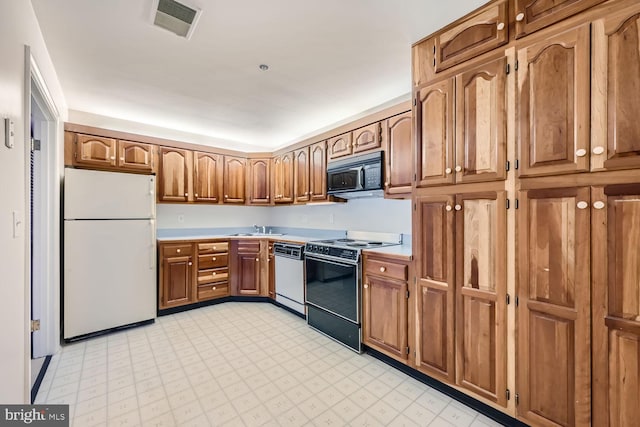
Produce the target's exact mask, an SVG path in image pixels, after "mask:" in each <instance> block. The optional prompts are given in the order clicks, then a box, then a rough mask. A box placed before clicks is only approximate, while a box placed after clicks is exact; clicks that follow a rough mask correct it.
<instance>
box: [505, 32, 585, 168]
mask: <svg viewBox="0 0 640 427" xmlns="http://www.w3.org/2000/svg"><path fill="white" fill-rule="evenodd" d="M589 49H590V43H589V24H584V25H582V26H580V27H577V28H575V29H573V30H570V31H567V32H564V33H562V34H559V35H557V36H554V37H551V38H548V39H545V40H543V41H541V42H539V43H536V44H533V45H530V46H527V47H523V48H521V49H519V50H518V52H517V55H518V63H519V66H518V71H517V73H518V74H517V79H518V96H519V99H518V108H519V112H518V115H519V118H520V120H519V140H520V141H519V142H520V144H519V147H518V148H519V157H518V158H519V160H520V162H519V163H520V175H521V176H527V175H554V174H561V173H571V172H582V171H587V170H588V169H589V151H588V150H589V126H588V123H589V114H590V113H589V110H590V107H589V102H590V96H589V84H590V82H589V72H590V61H589Z"/></svg>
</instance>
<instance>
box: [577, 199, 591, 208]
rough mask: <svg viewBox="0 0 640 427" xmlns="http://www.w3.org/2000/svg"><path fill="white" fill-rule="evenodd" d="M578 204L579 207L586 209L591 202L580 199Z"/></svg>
mask: <svg viewBox="0 0 640 427" xmlns="http://www.w3.org/2000/svg"><path fill="white" fill-rule="evenodd" d="M576 206H577V207H578V209H586V208H587V207H589V203H587V202H584V201H580V202H578V203H577V205H576Z"/></svg>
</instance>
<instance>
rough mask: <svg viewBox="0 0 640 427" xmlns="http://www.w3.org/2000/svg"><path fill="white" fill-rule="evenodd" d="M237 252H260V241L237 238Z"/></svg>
mask: <svg viewBox="0 0 640 427" xmlns="http://www.w3.org/2000/svg"><path fill="white" fill-rule="evenodd" d="M238 252H242V253H258V252H260V241H259V240H239V241H238Z"/></svg>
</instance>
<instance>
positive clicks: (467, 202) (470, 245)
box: [454, 191, 507, 406]
mask: <svg viewBox="0 0 640 427" xmlns="http://www.w3.org/2000/svg"><path fill="white" fill-rule="evenodd" d="M454 209H455V211H456V257H455V258H456V315H457V319H456V337H457V348H456V355H457V365H456V383H457V384H458V385H460V386H462V387H465V388H467V389H469V390H471V391H472V392H474V393H477V394H479V395H481V396H483V397H485V398H487V399H489V400H492V401H494V402H496V403H498V404H500V405H502V406H506V403H507V399H506V396H505V390H506V389H507V379H506V376H507V358H506V356H507V307H506V294H507V290H506V287H507V286H506V285H507V284H506V263H507V253H506V243H507V238H506V232H507V218H506V195H505V192H504V191H502V192H498V193H496V192H488V193H475V194H462V195H459V196H457V197H456V205H455V207H454Z"/></svg>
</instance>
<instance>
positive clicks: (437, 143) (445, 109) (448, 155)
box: [414, 78, 454, 187]
mask: <svg viewBox="0 0 640 427" xmlns="http://www.w3.org/2000/svg"><path fill="white" fill-rule="evenodd" d="M453 91H454V79H453V78H450V79H446V80H443V81H441V82H438V83H435V84H433V85H431V86H427V87H425V88H423V89H421V90H420V91H418V93H417V100H416V101H417V102H416V107H415V115H414V117H415V129H416V132H417V134H418V135H417V138H416V140H417V145H416V150H417V152H416V165H415V167H416V171H415V173H416V176H417V184H416V185H417V186H418V187H423V186H429V185H440V184H452V183H453V137H454V118H453V117H454V111H453V108H454V107H453V102H454V100H453V97H454V92H453Z"/></svg>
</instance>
